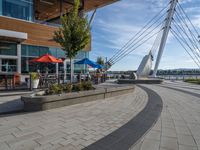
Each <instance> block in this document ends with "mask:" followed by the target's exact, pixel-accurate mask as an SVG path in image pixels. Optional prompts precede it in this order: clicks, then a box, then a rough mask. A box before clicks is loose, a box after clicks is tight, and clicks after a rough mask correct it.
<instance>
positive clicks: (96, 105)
mask: <svg viewBox="0 0 200 150" xmlns="http://www.w3.org/2000/svg"><path fill="white" fill-rule="evenodd" d="M142 86H145V87H147V88H149V89H151V90H153V91H155V92H157V94H159V95H160V97H161V98H162V101H163V110H162V113H161V116H160V118H159V119H158V121H157V123H156V124H155V125H154V126H153V127H152V128H150V130H149V132H147V133H146V135H144V136H143V137H142V139H138V141H137V143H135V145H133V146H132V147H131V148H130V150H200V92H199V89H200V86H199V85H194V84H188V83H183V82H169V81H168V82H165V83H164V84H162V85H142ZM147 99H148V96H147V93H146V92H145V91H144V90H142V89H141V88H138V87H137V88H136V91H135V92H134V93H131V94H127V95H122V96H118V97H114V98H110V99H106V100H98V101H94V102H89V103H84V104H77V105H73V106H68V107H63V108H58V109H53V110H48V111H43V112H37V113H28V114H17V115H7V116H1V118H0V150H1V149H2V150H7V149H15V150H29V149H37V150H39V149H46V150H51V149H57V150H62V149H64V150H79V149H83V148H84V147H88V146H90V145H91V144H93V143H96V142H98V141H100V140H101V139H102V138H103V137H105V136H107V135H108V134H110V133H114V132H115V131H116V130H117V129H119V128H120V127H121V126H123V125H125V124H127V122H129V121H130V120H131V119H132V118H133V117H135V116H136V115H138V114H139V113H140V112H141V111H142V110H143V108H145V107H146V104H147ZM5 100H6V99H5ZM152 111H154V110H152ZM140 130H142V128H141V126H138V131H133V132H135V133H137V132H139V131H140ZM129 140H131V141H132V140H133V139H129ZM121 149H122V150H124V149H123V148H121Z"/></svg>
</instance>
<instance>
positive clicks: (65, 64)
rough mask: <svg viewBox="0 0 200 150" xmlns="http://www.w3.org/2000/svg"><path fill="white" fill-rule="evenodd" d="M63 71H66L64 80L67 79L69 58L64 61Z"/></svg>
mask: <svg viewBox="0 0 200 150" xmlns="http://www.w3.org/2000/svg"><path fill="white" fill-rule="evenodd" d="M63 69H64V70H63V71H64V81H66V79H67V59H65V60H64V62H63Z"/></svg>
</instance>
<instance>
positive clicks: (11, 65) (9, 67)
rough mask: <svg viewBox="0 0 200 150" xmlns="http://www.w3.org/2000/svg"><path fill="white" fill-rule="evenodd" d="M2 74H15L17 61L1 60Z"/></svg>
mask: <svg viewBox="0 0 200 150" xmlns="http://www.w3.org/2000/svg"><path fill="white" fill-rule="evenodd" d="M1 61H2V68H1V70H2V72H16V71H17V60H16V59H2V60H1Z"/></svg>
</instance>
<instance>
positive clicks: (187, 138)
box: [131, 82, 200, 150]
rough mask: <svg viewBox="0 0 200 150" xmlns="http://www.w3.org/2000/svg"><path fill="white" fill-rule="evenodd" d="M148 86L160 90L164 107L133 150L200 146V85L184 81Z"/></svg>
mask: <svg viewBox="0 0 200 150" xmlns="http://www.w3.org/2000/svg"><path fill="white" fill-rule="evenodd" d="M145 86H146V87H148V88H151V89H153V90H154V91H157V93H159V95H160V96H161V98H162V99H163V103H164V106H163V111H162V114H161V117H160V118H159V120H158V122H157V123H156V125H155V126H154V127H153V128H152V129H151V130H150V132H149V133H148V134H147V135H146V136H144V138H142V139H141V140H140V141H139V142H138V143H137V144H136V145H135V146H133V147H132V148H131V150H199V149H200V97H199V96H198V95H197V94H200V90H198V89H200V86H199V85H193V84H187V83H183V82H167V83H165V84H163V85H145ZM166 87H167V88H166ZM170 88H171V89H170ZM192 88H193V89H192ZM176 89H177V90H176ZM180 89H181V90H180ZM184 91H187V92H184ZM193 93H194V94H193Z"/></svg>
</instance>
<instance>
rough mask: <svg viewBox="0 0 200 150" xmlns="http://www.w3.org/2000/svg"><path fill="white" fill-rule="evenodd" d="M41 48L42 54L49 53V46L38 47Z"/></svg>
mask: <svg viewBox="0 0 200 150" xmlns="http://www.w3.org/2000/svg"><path fill="white" fill-rule="evenodd" d="M38 48H39V50H40V56H42V55H44V54H49V48H48V47H38Z"/></svg>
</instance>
